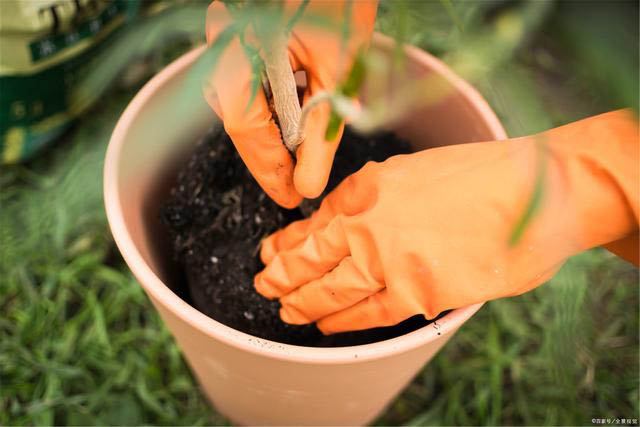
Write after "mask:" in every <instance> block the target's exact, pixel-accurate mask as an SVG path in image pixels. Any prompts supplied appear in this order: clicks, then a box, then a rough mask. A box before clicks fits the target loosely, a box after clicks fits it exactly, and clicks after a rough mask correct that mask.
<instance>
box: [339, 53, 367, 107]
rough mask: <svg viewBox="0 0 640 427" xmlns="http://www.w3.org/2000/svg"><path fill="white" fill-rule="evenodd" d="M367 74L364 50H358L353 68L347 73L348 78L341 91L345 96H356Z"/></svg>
mask: <svg viewBox="0 0 640 427" xmlns="http://www.w3.org/2000/svg"><path fill="white" fill-rule="evenodd" d="M365 74H366V66H365V64H364V55H363V53H362V51H358V53H357V54H356V57H355V59H354V60H353V65H352V66H351V70H349V74H348V75H347V78H346V80H345V81H344V83H343V84H342V87H341V90H340V91H341V92H342V94H343V95H345V96H349V97H354V96H356V95H357V94H358V91H359V90H360V87H361V86H362V83H363V82H364V77H365Z"/></svg>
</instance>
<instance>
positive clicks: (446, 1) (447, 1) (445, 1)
mask: <svg viewBox="0 0 640 427" xmlns="http://www.w3.org/2000/svg"><path fill="white" fill-rule="evenodd" d="M440 4H442V7H444V9H445V10H446V11H447V14H448V15H449V17H450V18H451V20H452V21H453V23H454V24H455V26H456V28H458V31H460V32H463V31H464V29H463V25H462V21H461V20H460V17H459V16H458V12H456V9H455V7H453V2H452V1H451V0H440Z"/></svg>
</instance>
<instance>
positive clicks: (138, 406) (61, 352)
mask: <svg viewBox="0 0 640 427" xmlns="http://www.w3.org/2000/svg"><path fill="white" fill-rule="evenodd" d="M448 3H449V2H447V4H448ZM434 4H435V5H436V6H437V5H438V3H434ZM456 5H458V7H459V4H458V3H456V2H454V3H453V6H454V8H453V9H451V8H449V7H448V8H447V9H446V10H445V14H444V15H443V16H444V17H442V16H440V15H436V14H432V15H428V16H429V17H430V18H429V19H432V20H434V24H433V25H432V26H430V27H429V28H433V31H434V34H432V35H431V36H425V35H423V34H421V33H420V34H418V33H416V32H414V31H407V33H406V34H407V35H411V36H412V37H415V38H416V39H415V40H410V41H413V42H416V43H419V44H422V45H425V46H427V47H429V49H430V50H432V51H434V52H436V53H439V54H442V55H445V54H446V52H447V51H448V50H451V49H452V44H455V43H456V41H457V40H458V39H459V37H458V35H456V33H451V34H452V35H451V36H447V34H449V33H447V32H444V31H441V32H438V31H439V30H438V28H440V27H438V25H436V24H438V22H435V21H438V20H441V21H442V22H445V23H447V22H448V25H453V21H447V16H448V14H449V13H453V12H455V10H456V9H455V7H456ZM433 7H435V6H433ZM465 13H466V14H463V15H462V16H461V18H459V19H457V21H458V22H457V24H456V25H458V26H461V27H463V26H465V25H468V22H470V21H472V20H473V19H472V17H470V15H469V14H468V13H469V12H465ZM407 19H408V18H407ZM558 19H559V18H557V17H552V19H550V20H548V21H546V22H547V23H546V24H545V25H546V27H545V29H546V30H545V31H539V32H537V33H535V34H533V35H532V36H531V37H529V39H530V42H529V43H530V45H529V46H530V47H529V48H527V49H521V50H520V52H519V53H518V54H517V56H516V57H515V58H513V59H512V60H510V62H509V64H508V65H509V66H508V67H501V68H500V69H498V70H495V71H494V72H493V73H492V74H491V76H490V78H488V79H486V80H483V81H481V82H477V84H478V86H479V87H480V89H481V91H482V92H483V93H484V94H485V96H486V97H487V98H488V99H489V101H490V103H491V104H492V106H493V107H494V108H495V109H496V111H497V112H498V114H499V115H500V117H501V119H502V120H503V122H504V123H505V125H506V127H507V129H508V131H509V133H510V134H511V135H522V134H526V133H531V132H535V131H539V130H542V129H545V128H548V127H551V126H553V125H558V124H561V123H566V122H567V121H570V120H575V119H577V118H581V117H584V116H586V115H589V114H594V113H597V112H600V111H605V110H607V109H611V108H615V107H617V106H618V105H619V103H618V102H619V101H618V100H619V99H620V98H619V97H618V98H616V94H618V93H619V92H620V90H619V87H618V86H616V87H614V90H612V91H606V90H599V89H597V87H596V86H594V85H593V83H592V82H593V81H596V80H597V78H600V77H602V76H605V77H606V76H607V75H608V74H607V73H609V72H610V71H611V70H608V69H607V70H604V71H600V70H596V71H594V72H595V73H596V74H597V75H596V76H595V80H594V79H592V78H591V77H592V76H590V75H588V74H589V73H588V72H587V71H585V70H584V69H581V67H580V66H579V65H580V64H581V62H580V61H579V58H580V55H582V53H581V52H576V54H575V55H573V54H571V55H569V54H568V52H573V51H571V50H570V48H569V46H571V44H570V43H568V42H567V43H565V42H563V40H564V39H563V40H558V39H556V38H550V37H549V31H551V30H552V29H554V28H557V27H558V23H557V21H558ZM635 31H636V33H637V27H636V30H635ZM636 39H637V37H636ZM430 41H431V42H433V43H437V44H438V45H437V46H435V45H431V44H430ZM636 50H637V49H636ZM587 56H588V55H587ZM635 58H636V59H635V60H636V62H637V56H636V57H635ZM576 64H578V65H577V66H576ZM636 77H637V73H636ZM636 80H637V79H636ZM134 92H135V89H134V90H112V91H111V92H110V94H109V95H108V96H107V97H105V98H104V100H103V101H102V102H101V104H100V106H99V107H95V108H94V109H93V110H92V111H91V112H89V114H87V115H86V117H84V118H83V119H81V120H80V121H79V123H78V124H77V126H75V127H74V128H73V129H72V130H70V131H69V132H68V133H67V134H66V135H65V137H64V138H63V139H62V140H61V141H60V142H59V143H58V144H57V145H56V147H55V148H54V149H53V150H51V151H49V152H48V153H46V154H45V155H44V156H42V157H41V158H39V159H37V160H35V161H33V162H31V163H29V164H27V165H23V166H14V167H5V168H3V169H2V174H1V176H0V185H1V186H2V191H1V192H0V205H1V208H0V241H1V245H0V425H50V424H59V425H63V424H71V425H105V424H106V425H138V424H161V425H219V424H226V423H227V422H226V420H225V419H224V418H223V417H222V416H221V415H219V414H217V413H216V412H215V411H214V410H213V409H211V408H210V407H209V406H208V404H207V402H206V400H205V398H204V396H203V394H202V393H201V391H200V389H199V387H198V385H197V384H196V383H195V381H194V379H193V376H192V375H191V373H190V371H189V369H188V368H187V366H186V364H185V362H184V360H183V358H182V356H181V354H180V350H179V349H178V348H177V347H176V344H175V342H174V340H173V339H172V337H171V335H170V334H169V332H168V331H167V330H166V328H165V326H164V325H163V323H162V321H161V320H160V319H159V317H158V315H157V313H156V312H155V310H154V309H153V307H152V306H151V304H150V302H149V300H148V298H147V297H146V296H145V295H144V292H143V291H142V289H141V288H140V286H139V285H138V284H137V283H136V281H135V280H134V279H133V277H132V276H131V274H130V273H129V271H128V269H127V267H126V265H125V264H124V263H123V261H122V260H121V258H120V257H119V255H118V253H117V250H116V249H115V247H114V244H113V241H112V239H111V236H110V233H109V231H108V228H107V224H106V219H105V214H104V211H103V207H102V178H101V173H102V159H103V156H104V151H105V148H106V144H107V141H108V138H109V135H110V132H111V130H112V129H113V126H114V124H115V120H116V119H117V117H118V116H119V115H120V113H121V112H122V110H123V109H124V107H125V106H126V104H127V102H128V101H129V99H130V98H131V96H132V94H133V93H134ZM622 93H623V95H624V96H628V95H629V93H628V91H624V90H623V91H622ZM635 93H636V94H637V90H636V92H635ZM635 99H636V102H637V96H636V97H635ZM638 280H639V276H638V269H637V268H635V267H633V266H631V265H629V264H627V263H625V262H624V261H621V260H620V259H618V258H616V257H614V256H613V255H610V254H609V253H608V252H606V251H604V250H601V249H596V250H592V251H589V252H586V253H584V254H581V255H579V256H576V257H574V258H572V259H571V260H570V261H569V262H568V263H567V264H566V265H565V267H564V268H563V269H562V270H561V272H560V273H559V274H558V275H556V276H555V277H554V279H553V280H552V281H551V282H550V283H548V284H546V285H544V286H542V287H540V288H538V289H536V290H534V291H532V292H530V293H528V294H526V295H523V296H520V297H516V298H509V299H505V300H501V301H494V302H491V303H488V304H486V305H485V306H484V307H483V308H482V310H481V311H480V312H479V313H478V314H476V315H475V316H474V317H473V318H472V319H471V320H470V321H469V322H468V323H467V324H466V325H465V326H464V327H463V328H462V329H461V330H460V331H459V333H458V334H457V335H456V336H455V337H454V338H453V339H452V340H451V342H450V343H449V344H448V345H447V346H446V347H445V348H444V349H443V351H442V352H440V353H439V354H438V356H436V358H435V359H434V360H433V361H432V362H431V363H430V364H429V365H428V366H426V367H425V369H424V370H423V371H422V372H420V373H419V374H418V376H417V377H416V378H415V380H414V381H413V382H412V383H411V384H410V385H409V387H408V388H407V389H406V390H405V391H404V392H403V393H402V394H401V395H400V396H399V397H398V398H397V399H396V400H395V401H394V402H393V404H392V405H391V406H390V407H389V408H388V410H387V411H386V412H385V413H384V414H383V415H382V416H381V418H380V419H379V420H378V421H377V424H380V425H399V424H407V425H439V424H441V425H460V424H462V425H476V424H478V425H543V424H544V425H591V419H592V418H636V419H638V418H640V412H639V411H640V409H639V406H638V401H639V399H640V396H639V391H638V390H639V385H638V376H639V372H638V364H639V362H640V359H639V356H638V351H639V349H638V341H639V340H638V336H639V326H638V325H639V314H638V313H639V298H638Z"/></svg>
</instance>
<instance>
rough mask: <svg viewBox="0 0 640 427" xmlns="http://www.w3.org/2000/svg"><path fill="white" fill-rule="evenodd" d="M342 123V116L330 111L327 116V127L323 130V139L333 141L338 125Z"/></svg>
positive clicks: (338, 128) (336, 134)
mask: <svg viewBox="0 0 640 427" xmlns="http://www.w3.org/2000/svg"><path fill="white" fill-rule="evenodd" d="M341 124H342V117H340V115H338V113H336V112H335V111H331V115H330V116H329V123H327V129H326V130H325V132H324V139H325V141H333V140H334V139H335V138H336V136H338V131H339V130H340V125H341Z"/></svg>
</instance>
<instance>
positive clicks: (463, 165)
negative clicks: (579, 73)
mask: <svg viewBox="0 0 640 427" xmlns="http://www.w3.org/2000/svg"><path fill="white" fill-rule="evenodd" d="M638 145H639V143H638V124H637V122H636V120H635V118H634V117H633V113H631V112H630V111H627V110H622V111H616V112H612V113H607V114H603V115H600V116H596V117H593V118H589V119H586V120H582V121H579V122H575V123H572V124H569V125H566V126H562V127H559V128H556V129H552V130H550V131H548V132H545V133H542V134H540V135H536V136H530V137H525V138H515V139H511V140H507V141H494V142H483V143H472V144H463V145H455V146H449V147H441V148H434V149H430V150H426V151H421V152H417V153H414V154H409V155H400V156H395V157H392V158H390V159H388V160H387V161H385V162H383V163H373V162H370V163H368V164H367V165H365V166H364V167H363V168H362V169H361V170H360V171H358V172H356V173H355V174H353V175H352V176H350V177H349V178H347V179H346V180H345V181H343V182H342V183H341V184H340V185H339V186H338V187H337V188H336V189H335V190H334V191H333V192H332V193H331V194H329V195H328V196H327V197H326V198H325V200H324V201H323V203H322V205H321V206H320V209H319V210H318V211H316V212H315V213H314V214H313V215H312V216H311V217H310V218H309V219H306V220H302V221H298V222H295V223H293V224H291V225H289V226H288V227H287V228H285V229H284V230H280V231H278V232H276V233H275V234H273V235H271V236H270V237H268V238H267V239H266V240H265V241H264V243H263V246H262V251H261V257H262V260H263V262H264V263H265V264H266V268H265V269H264V270H263V271H262V272H260V273H259V274H258V275H257V276H256V278H255V287H256V289H257V290H258V292H260V293H261V294H262V295H264V296H266V297H268V298H280V301H281V303H282V309H281V312H280V316H281V318H282V320H283V321H285V322H287V323H294V324H302V323H308V322H312V321H317V322H318V327H319V328H320V330H321V331H322V332H324V333H325V334H330V333H335V332H341V331H348V330H358V329H365V328H371V327H377V326H388V325H393V324H396V323H398V322H400V321H402V320H404V319H406V318H408V317H411V316H413V315H415V314H419V313H421V314H423V315H425V316H426V317H427V318H433V317H435V316H437V315H438V313H440V312H442V311H444V310H448V309H454V308H458V307H463V306H466V305H469V304H473V303H477V302H481V301H487V300H491V299H495V298H500V297H506V296H513V295H519V294H522V293H523V292H526V291H528V290H530V289H532V288H535V287H536V286H538V285H540V284H542V283H544V282H545V281H547V280H549V278H551V276H553V274H554V273H555V272H556V271H557V270H558V269H559V267H560V266H561V265H562V263H563V262H564V261H565V260H566V259H567V258H568V257H570V256H571V255H574V254H577V253H578V252H581V251H583V250H586V249H589V248H592V247H595V246H599V245H603V244H606V243H610V242H614V243H613V245H614V246H617V249H623V247H624V244H625V242H626V244H627V246H628V245H634V244H635V247H627V248H626V249H627V250H628V252H629V251H631V252H634V254H632V255H631V254H629V253H627V255H628V256H632V257H634V259H635V260H636V262H637V257H638V247H637V242H638V215H639V208H638V198H639V194H638V193H639V191H638V185H639V178H638ZM541 164H544V165H545V173H544V175H542V176H544V186H543V194H542V199H541V200H540V204H539V205H538V206H539V207H538V210H537V211H536V212H535V213H534V215H533V217H532V219H531V221H530V222H529V225H528V226H527V228H525V231H524V233H523V234H522V235H521V238H520V240H519V241H518V242H517V243H515V244H513V245H510V244H509V240H510V236H511V235H512V231H513V230H514V226H515V225H516V223H517V221H518V220H519V219H520V218H521V217H522V215H523V213H524V212H525V210H526V208H527V206H529V203H530V201H531V198H532V194H533V192H534V188H536V185H535V183H536V180H537V177H539V176H541V174H539V171H540V165H541ZM634 242H635V243H634Z"/></svg>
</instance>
